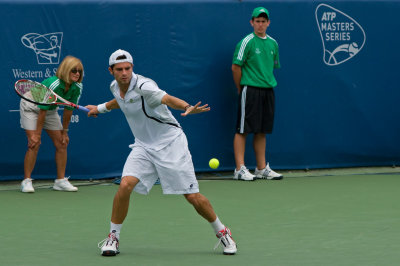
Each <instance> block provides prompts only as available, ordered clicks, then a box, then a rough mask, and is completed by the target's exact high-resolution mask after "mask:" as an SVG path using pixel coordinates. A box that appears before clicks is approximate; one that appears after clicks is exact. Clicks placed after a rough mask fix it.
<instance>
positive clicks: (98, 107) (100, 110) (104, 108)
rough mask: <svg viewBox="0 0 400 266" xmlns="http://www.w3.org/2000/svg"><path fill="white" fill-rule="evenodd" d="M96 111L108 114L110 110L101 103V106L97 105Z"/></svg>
mask: <svg viewBox="0 0 400 266" xmlns="http://www.w3.org/2000/svg"><path fill="white" fill-rule="evenodd" d="M97 111H99V113H101V114H102V113H108V112H111V110H108V109H107V107H106V103H102V104H99V105H97Z"/></svg>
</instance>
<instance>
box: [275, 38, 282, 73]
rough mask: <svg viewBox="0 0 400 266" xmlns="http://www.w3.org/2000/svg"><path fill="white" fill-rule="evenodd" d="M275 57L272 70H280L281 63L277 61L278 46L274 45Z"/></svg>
mask: <svg viewBox="0 0 400 266" xmlns="http://www.w3.org/2000/svg"><path fill="white" fill-rule="evenodd" d="M275 49H276V50H275V56H274V68H281V63H280V61H279V47H278V44H276V47H275Z"/></svg>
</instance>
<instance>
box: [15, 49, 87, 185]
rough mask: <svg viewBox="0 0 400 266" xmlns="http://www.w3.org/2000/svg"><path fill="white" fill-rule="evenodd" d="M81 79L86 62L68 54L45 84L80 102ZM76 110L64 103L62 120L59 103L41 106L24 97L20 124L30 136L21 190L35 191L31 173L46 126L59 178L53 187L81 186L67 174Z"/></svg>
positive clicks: (74, 101) (73, 100)
mask: <svg viewBox="0 0 400 266" xmlns="http://www.w3.org/2000/svg"><path fill="white" fill-rule="evenodd" d="M82 79H83V65H82V62H81V60H79V59H78V58H76V57H73V56H67V57H65V58H64V60H63V61H62V62H61V64H60V65H59V67H58V69H57V72H56V75H55V76H52V77H50V78H48V79H46V80H44V81H43V82H42V84H43V85H45V86H46V87H48V88H50V89H51V90H53V91H54V92H55V93H56V94H58V95H59V96H61V97H62V98H64V99H66V100H68V101H70V102H72V103H75V104H78V101H79V98H80V96H81V93H82ZM73 110H74V108H72V107H64V111H63V118H62V122H61V118H60V116H59V115H58V107H57V106H55V105H52V106H44V105H39V106H38V105H35V104H33V103H30V102H28V101H25V100H23V99H21V103H20V115H21V120H20V121H21V127H22V128H23V129H25V133H26V137H27V139H28V150H27V151H26V153H25V159H24V180H23V181H22V183H21V191H22V192H35V189H34V188H33V185H32V179H31V174H32V171H33V169H34V167H35V164H36V158H37V154H38V152H39V147H40V144H41V135H42V130H43V129H44V130H46V132H47V134H48V135H49V137H50V138H51V140H52V141H53V144H54V147H55V148H56V156H55V160H56V166H57V179H56V180H55V181H54V186H53V189H54V190H60V191H78V188H77V187H75V186H73V185H72V184H71V183H70V182H69V181H68V178H66V177H65V168H66V165H67V146H68V143H69V137H68V126H69V123H70V121H71V116H72V112H73Z"/></svg>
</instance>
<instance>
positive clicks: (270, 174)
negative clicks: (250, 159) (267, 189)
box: [254, 163, 283, 180]
mask: <svg viewBox="0 0 400 266" xmlns="http://www.w3.org/2000/svg"><path fill="white" fill-rule="evenodd" d="M254 175H255V176H256V178H258V179H268V180H281V179H282V178H283V176H282V175H281V174H278V173H277V172H275V171H274V170H272V169H271V168H270V167H269V163H267V166H265V168H264V169H261V170H258V169H257V168H256V170H254Z"/></svg>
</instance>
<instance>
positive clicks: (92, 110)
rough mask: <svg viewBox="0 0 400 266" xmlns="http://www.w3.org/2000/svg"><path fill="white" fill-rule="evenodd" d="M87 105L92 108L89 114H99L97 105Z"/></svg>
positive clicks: (95, 115)
mask: <svg viewBox="0 0 400 266" xmlns="http://www.w3.org/2000/svg"><path fill="white" fill-rule="evenodd" d="M85 107H86V108H87V109H89V110H90V111H89V113H88V116H94V117H97V115H98V114H99V111H98V110H97V105H86V106H85Z"/></svg>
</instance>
